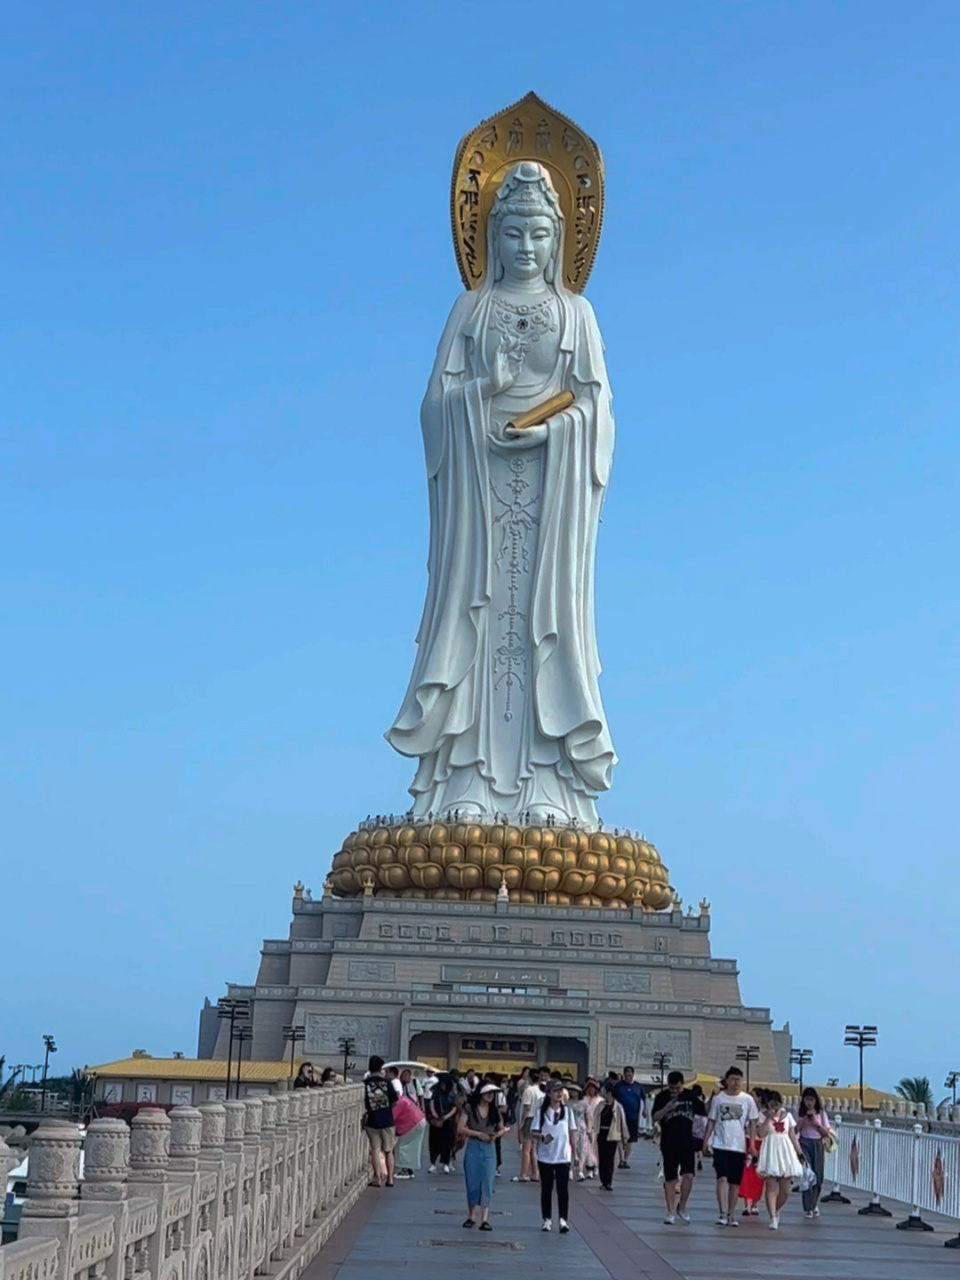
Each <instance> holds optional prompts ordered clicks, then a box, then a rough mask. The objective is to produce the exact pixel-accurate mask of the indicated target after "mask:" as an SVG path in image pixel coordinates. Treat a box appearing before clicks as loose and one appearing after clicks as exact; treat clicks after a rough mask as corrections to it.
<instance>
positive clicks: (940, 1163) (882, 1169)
mask: <svg viewBox="0 0 960 1280" xmlns="http://www.w3.org/2000/svg"><path fill="white" fill-rule="evenodd" d="M834 1131H835V1134H836V1137H837V1145H836V1147H835V1148H834V1150H833V1151H831V1152H829V1153H828V1154H827V1156H826V1159H825V1161H824V1191H825V1192H826V1191H828V1190H829V1189H830V1188H831V1187H832V1188H833V1189H834V1190H835V1191H839V1190H840V1189H841V1188H852V1189H853V1190H855V1191H862V1192H864V1193H865V1194H867V1195H869V1196H870V1204H871V1205H872V1206H874V1208H873V1212H880V1210H881V1207H882V1204H883V1201H884V1200H899V1201H900V1202H901V1203H903V1204H907V1205H909V1206H910V1214H909V1217H908V1218H907V1219H906V1220H905V1222H903V1223H898V1226H901V1227H903V1228H904V1229H914V1230H923V1229H925V1228H924V1223H923V1213H924V1211H927V1212H930V1213H938V1214H942V1215H943V1216H945V1217H947V1218H955V1219H957V1220H958V1222H960V1137H952V1136H948V1135H945V1134H939V1133H926V1132H924V1127H923V1125H920V1124H915V1125H914V1126H913V1127H912V1129H893V1128H885V1127H884V1125H883V1122H882V1121H881V1120H875V1119H865V1120H862V1121H860V1123H851V1122H850V1121H848V1120H844V1119H843V1118H842V1117H840V1116H837V1117H836V1121H835V1123H834Z"/></svg>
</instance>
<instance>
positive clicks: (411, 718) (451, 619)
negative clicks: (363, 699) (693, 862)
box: [386, 290, 616, 826]
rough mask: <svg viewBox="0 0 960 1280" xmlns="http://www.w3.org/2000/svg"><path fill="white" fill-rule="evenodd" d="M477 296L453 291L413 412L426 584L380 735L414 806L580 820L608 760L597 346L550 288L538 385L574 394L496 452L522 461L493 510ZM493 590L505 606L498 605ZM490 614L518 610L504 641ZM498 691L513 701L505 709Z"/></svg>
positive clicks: (593, 329)
mask: <svg viewBox="0 0 960 1280" xmlns="http://www.w3.org/2000/svg"><path fill="white" fill-rule="evenodd" d="M491 301H492V294H491V292H490V291H489V290H480V291H479V292H478V293H465V294H463V295H461V296H460V297H459V298H458V300H457V302H456V304H455V305H454V307H453V310H452V312H451V314H450V318H449V319H448V321H447V325H446V328H445V330H444V333H443V337H442V338H441V340H440V345H439V348H438V351H437V359H436V362H435V364H434V368H433V373H432V375H431V378H430V384H429V387H428V390H427V395H426V397H425V399H424V403H423V406H422V410H421V426H422V430H423V440H424V451H425V455H426V466H427V477H428V485H429V493H430V552H429V559H428V571H429V583H428V587H427V596H426V602H425V604H424V610H423V619H422V622H421V625H420V630H419V632H418V634H417V646H418V649H417V657H416V661H415V663H414V668H413V674H412V676H411V679H410V685H409V688H408V690H407V694H406V697H405V698H404V701H403V705H402V706H401V708H400V711H399V713H398V715H397V718H396V720H395V721H394V723H393V725H392V727H391V728H390V730H389V731H388V733H387V735H386V737H387V740H388V741H389V742H390V743H391V745H392V746H393V747H395V748H396V750H397V751H399V752H401V753H402V754H403V755H407V756H414V757H419V759H420V765H419V768H418V769H417V773H416V776H415V778H414V781H413V784H412V786H411V788H410V791H411V794H412V795H413V797H414V812H415V814H416V815H417V816H418V817H419V816H423V815H426V814H427V812H428V811H432V812H434V813H443V812H446V811H447V810H448V809H456V808H459V809H460V810H461V812H462V813H463V814H466V813H468V812H474V813H477V814H478V815H481V816H487V817H493V815H494V814H497V813H506V814H507V815H508V817H510V818H511V819H513V820H516V819H521V818H522V817H523V816H524V815H525V814H527V813H529V814H530V815H531V820H535V821H542V820H543V818H544V817H545V816H546V815H547V814H548V813H553V814H555V815H556V816H557V817H558V818H560V819H563V818H568V819H569V818H576V819H577V820H579V821H580V822H581V823H584V824H586V825H588V826H593V825H595V823H596V807H595V799H596V796H597V794H598V793H599V792H601V791H606V790H607V789H608V788H609V786H610V781H611V774H612V771H613V766H614V764H615V763H616V755H615V753H614V749H613V744H612V742H611V740H610V733H609V729H608V727H607V722H606V717H605V715H604V710H603V705H602V703H601V699H600V689H599V676H600V658H599V654H598V651H597V640H596V624H595V619H594V561H595V556H596V543H597V526H598V523H599V518H600V509H601V506H602V503H603V495H604V490H605V486H606V483H607V478H608V476H609V472H610V464H611V461H612V456H613V443H614V421H613V413H612V408H611V402H610V400H611V397H610V388H609V384H608V381H607V373H606V367H605V364H604V359H603V344H602V340H601V337H600V332H599V330H598V328H597V322H596V318H595V316H594V314H593V309H592V307H591V306H590V304H589V303H588V302H587V301H586V299H584V298H582V297H580V296H578V295H575V294H570V293H566V292H558V294H557V305H558V310H559V320H560V344H559V352H558V362H557V368H556V370H555V371H554V376H553V379H552V382H551V390H558V389H563V390H570V391H572V392H573V393H574V395H575V397H576V399H575V403H574V404H573V405H572V406H571V407H570V408H569V409H568V410H566V411H565V412H564V413H563V414H562V415H558V416H557V418H556V419H555V420H552V421H551V423H550V424H549V427H548V433H547V440H546V442H545V443H544V444H543V445H541V446H538V447H537V448H535V449H530V450H524V451H518V452H517V453H516V454H513V455H510V456H511V457H524V458H530V459H532V460H533V461H535V462H536V463H537V466H536V467H535V468H533V469H532V471H531V472H530V474H531V476H532V481H531V482H528V481H526V480H525V481H524V482H523V483H524V485H525V486H526V491H525V492H524V493H523V494H522V498H523V501H519V500H518V505H517V507H516V510H515V511H514V512H513V513H511V512H505V511H504V508H505V505H506V504H505V502H504V497H505V494H504V475H505V472H504V462H503V456H502V454H498V450H497V448H496V444H495V442H494V437H493V432H494V430H495V429H496V427H497V426H498V425H499V424H498V423H495V422H493V420H492V413H494V412H495V410H494V409H492V407H491V401H489V400H484V399H483V397H482V396H481V392H480V385H481V379H483V378H485V377H489V369H488V368H487V367H486V359H485V356H484V348H485V336H486V331H487V328H488V326H489V325H490V323H491ZM536 398H537V399H538V400H539V399H541V398H542V397H536ZM516 470H517V468H510V473H511V475H512V474H514V473H515V472H516ZM534 489H536V490H538V492H536V493H535V492H533V490H534ZM508 500H509V499H508ZM525 505H526V506H527V507H528V510H527V511H526V512H523V511H521V508H523V507H524V506H525ZM518 513H519V514H520V515H522V516H523V517H524V519H523V521H522V524H523V527H519V524H518V521H517V520H516V519H515V518H514V517H516V516H517V515H518ZM505 515H506V518H507V520H508V523H509V522H512V526H513V529H514V533H517V529H518V528H519V535H518V536H519V537H520V539H521V545H520V552H519V554H520V555H521V556H522V557H523V560H522V561H519V560H517V559H516V557H514V558H515V564H514V570H515V572H514V573H513V577H512V579H511V583H512V584H513V585H510V586H509V588H507V587H504V585H503V581H502V580H501V578H500V577H499V576H498V575H502V573H503V570H504V551H505V545H506V544H505V542H504V536H505V535H504V525H503V517H504V516H505ZM498 517H500V519H498ZM523 539H525V541H522V540H523ZM517 564H519V565H520V570H521V571H520V572H516V568H517ZM517 583H519V584H520V586H519V587H518V590H519V591H520V593H521V594H520V595H517V594H516V592H515V591H514V589H513V587H514V585H516V584H517ZM507 589H509V590H510V592H511V594H510V596H509V607H507V608H506V609H505V608H503V607H498V606H502V605H503V603H504V600H505V599H506V597H505V595H504V591H505V590H507ZM518 602H519V603H518ZM520 606H522V607H520ZM505 612H506V613H511V612H512V613H514V614H516V615H517V617H518V619H519V621H518V622H517V625H516V629H515V630H512V631H511V635H510V637H509V640H508V642H507V644H506V647H505V646H504V630H503V628H504V626H505V625H508V626H509V625H510V624H509V622H507V623H504V620H503V619H504V613H505ZM511 649H513V650H515V651H516V652H515V653H514V656H513V657H511V656H510V650H511ZM505 653H506V654H507V657H506V658H504V654H505ZM514 659H515V660H514ZM505 664H506V665H505ZM505 690H512V693H510V694H509V696H510V697H512V698H513V702H512V704H508V705H509V706H510V707H511V709H510V710H507V711H505V710H504V706H505V704H504V697H505V696H506V695H505Z"/></svg>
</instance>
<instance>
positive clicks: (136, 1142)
mask: <svg viewBox="0 0 960 1280" xmlns="http://www.w3.org/2000/svg"><path fill="white" fill-rule="evenodd" d="M169 1164H170V1117H169V1116H168V1115H167V1113H166V1112H165V1111H163V1110H162V1109H161V1108H160V1107H144V1108H143V1109H142V1110H140V1111H138V1112H137V1114H136V1115H135V1116H134V1117H133V1120H132V1121H131V1123H130V1181H131V1182H134V1183H164V1182H166V1180H167V1169H168V1166H169ZM141 1194H142V1193H141Z"/></svg>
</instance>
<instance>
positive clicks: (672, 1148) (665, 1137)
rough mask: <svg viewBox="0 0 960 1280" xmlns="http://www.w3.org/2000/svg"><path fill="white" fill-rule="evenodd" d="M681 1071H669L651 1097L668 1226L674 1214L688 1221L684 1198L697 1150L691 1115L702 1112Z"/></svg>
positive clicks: (700, 1105) (703, 1113)
mask: <svg viewBox="0 0 960 1280" xmlns="http://www.w3.org/2000/svg"><path fill="white" fill-rule="evenodd" d="M683 1085H684V1081H683V1072H682V1071H671V1072H670V1074H669V1075H668V1076H667V1087H666V1089H664V1090H663V1091H662V1092H661V1093H658V1094H657V1096H656V1098H654V1100H653V1116H652V1119H653V1123H654V1124H658V1125H659V1126H660V1154H661V1156H662V1158H663V1198H664V1199H665V1200H666V1202H667V1216H666V1217H665V1218H664V1222H666V1223H667V1224H668V1225H670V1226H672V1225H673V1223H674V1222H676V1220H677V1218H679V1219H680V1221H681V1222H689V1221H690V1215H689V1214H688V1213H687V1201H688V1200H689V1199H690V1192H691V1191H692V1190H693V1179H694V1177H695V1175H696V1169H697V1150H696V1145H695V1143H694V1140H693V1118H694V1116H703V1115H706V1108H705V1107H704V1105H703V1102H702V1101H701V1100H700V1099H699V1098H698V1097H697V1095H696V1094H695V1093H693V1092H692V1091H691V1090H690V1089H685V1088H684V1087H683Z"/></svg>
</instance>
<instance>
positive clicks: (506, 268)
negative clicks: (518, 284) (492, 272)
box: [497, 213, 556, 281]
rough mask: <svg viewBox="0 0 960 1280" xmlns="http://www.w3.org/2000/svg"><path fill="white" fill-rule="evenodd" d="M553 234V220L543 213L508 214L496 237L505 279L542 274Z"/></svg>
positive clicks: (552, 241)
mask: <svg viewBox="0 0 960 1280" xmlns="http://www.w3.org/2000/svg"><path fill="white" fill-rule="evenodd" d="M555 234H556V233H555V231H554V227H553V222H552V220H551V219H550V218H548V217H546V216H545V215H537V216H536V217H534V218H521V217H520V216H519V215H518V214H514V213H508V214H507V216H506V217H505V218H504V220H503V222H502V223H501V225H500V234H499V237H498V239H497V256H498V258H499V259H500V262H501V263H502V265H503V276H504V279H505V280H508V281H509V280H518V281H527V280H533V279H535V278H536V277H537V276H542V275H543V273H544V271H545V269H546V266H547V263H548V262H549V261H550V258H551V257H552V255H553V249H554V237H555Z"/></svg>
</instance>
